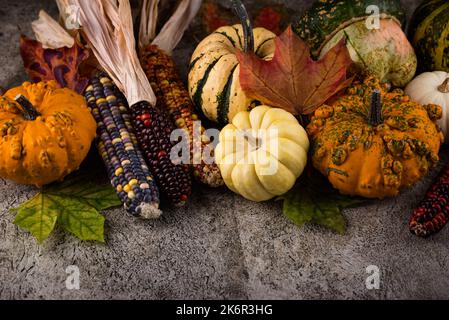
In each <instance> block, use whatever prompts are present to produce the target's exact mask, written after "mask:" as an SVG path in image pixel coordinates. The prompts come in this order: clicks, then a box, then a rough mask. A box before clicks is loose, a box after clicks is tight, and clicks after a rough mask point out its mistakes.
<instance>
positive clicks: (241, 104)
mask: <svg viewBox="0 0 449 320" xmlns="http://www.w3.org/2000/svg"><path fill="white" fill-rule="evenodd" d="M245 28H246V26H245ZM253 31H254V49H253V50H254V52H255V53H256V54H257V55H258V56H259V57H261V58H263V59H271V58H272V57H273V54H274V49H275V44H274V38H275V36H276V35H275V34H274V33H272V32H271V31H269V30H267V29H264V28H255V29H254V30H253ZM244 32H245V31H244V28H243V27H242V25H233V26H225V27H221V28H219V29H217V30H216V31H215V32H214V33H212V34H211V35H209V36H207V37H206V38H205V39H204V40H203V41H201V43H200V44H199V45H198V47H197V48H196V50H195V52H194V53H193V56H192V59H191V63H190V69H189V85H188V87H189V93H190V96H191V98H192V100H193V102H194V104H195V106H196V108H197V109H198V110H199V111H200V112H202V113H203V114H204V115H205V116H206V117H207V118H208V119H210V120H212V121H214V122H217V123H219V124H220V125H225V124H227V123H229V122H230V121H231V120H232V118H233V117H234V116H235V115H236V114H237V113H238V112H240V111H246V110H248V109H251V108H252V107H254V106H256V105H257V104H258V103H257V101H253V100H251V99H249V98H248V97H247V96H246V95H245V93H244V92H243V90H242V89H241V87H240V81H239V74H240V67H239V62H238V60H237V56H236V51H237V50H243V49H244V47H245V46H246V44H245V36H244Z"/></svg>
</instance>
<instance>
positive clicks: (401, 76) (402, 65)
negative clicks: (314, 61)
mask: <svg viewBox="0 0 449 320" xmlns="http://www.w3.org/2000/svg"><path fill="white" fill-rule="evenodd" d="M375 8H377V9H378V11H379V12H378V13H379V16H378V18H379V19H378V20H376V17H375V16H374V14H376V13H377V12H375V11H371V10H374V9H375ZM371 22H374V23H375V22H378V24H371ZM404 24H405V13H404V10H403V9H402V7H401V3H400V1H399V0H319V1H316V2H315V3H314V4H313V5H312V7H311V8H310V9H309V10H308V11H307V12H306V13H305V14H304V15H303V16H302V17H300V18H299V19H298V20H297V21H296V22H295V24H294V30H295V32H296V33H297V34H298V35H299V36H300V37H301V38H303V39H304V40H305V41H306V42H307V43H308V44H309V46H310V47H311V49H312V54H313V56H314V57H315V58H321V57H323V56H324V55H325V54H326V53H327V52H328V51H329V50H330V49H331V48H332V47H333V46H334V45H335V44H336V43H338V42H339V41H340V40H341V39H342V38H346V39H347V42H346V46H347V48H348V50H349V53H350V55H351V59H352V60H353V61H354V67H353V70H352V71H353V72H354V73H362V74H364V75H366V76H369V75H371V76H375V77H377V78H379V79H381V80H385V81H389V82H391V83H392V84H393V85H394V86H398V87H403V86H405V85H406V84H407V83H408V82H409V81H410V80H412V79H413V76H414V74H415V72H416V65H417V59H416V55H415V53H414V50H413V48H412V46H411V44H410V43H409V41H408V39H407V37H406V35H405V33H404V32H403V30H402V28H401V26H403V25H404Z"/></svg>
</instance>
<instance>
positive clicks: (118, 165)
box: [85, 74, 161, 219]
mask: <svg viewBox="0 0 449 320" xmlns="http://www.w3.org/2000/svg"><path fill="white" fill-rule="evenodd" d="M85 97H86V100H87V102H88V105H89V107H90V108H91V110H92V114H93V116H94V118H95V120H96V122H97V135H98V137H97V148H98V151H99V153H100V155H101V157H102V158H103V161H104V163H105V165H106V168H107V171H108V175H109V178H110V180H111V184H112V186H113V187H114V188H115V189H116V192H117V195H118V196H119V198H120V200H121V201H122V202H123V204H124V206H125V209H126V210H127V211H128V212H129V213H131V214H132V215H136V216H141V217H142V218H146V219H155V218H158V217H159V216H160V214H161V211H160V210H159V209H158V208H159V192H158V189H157V187H156V184H155V181H154V180H153V177H152V175H151V173H150V170H149V168H148V166H147V165H146V163H145V160H144V158H143V155H142V153H141V151H140V149H139V147H138V144H137V139H136V136H135V134H134V130H133V127H132V124H131V117H130V115H129V113H128V106H127V102H126V99H125V98H124V96H123V95H122V94H121V93H120V91H119V90H118V88H117V87H116V86H115V85H114V83H113V82H112V80H111V79H110V78H109V77H108V76H106V75H105V74H98V75H96V76H94V77H93V78H92V79H91V81H90V84H89V86H88V87H87V88H86V90H85Z"/></svg>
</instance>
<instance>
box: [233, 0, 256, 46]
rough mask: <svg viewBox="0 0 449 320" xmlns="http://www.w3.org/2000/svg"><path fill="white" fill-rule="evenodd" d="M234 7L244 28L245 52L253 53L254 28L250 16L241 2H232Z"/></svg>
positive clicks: (235, 0)
mask: <svg viewBox="0 0 449 320" xmlns="http://www.w3.org/2000/svg"><path fill="white" fill-rule="evenodd" d="M231 3H232V7H233V9H234V12H235V14H236V15H237V17H239V19H240V22H241V24H242V28H243V38H244V41H243V42H244V43H243V52H245V53H248V52H253V51H254V33H253V26H252V25H251V20H250V18H249V15H248V11H247V10H246V8H245V5H244V4H243V3H242V1H240V0H231Z"/></svg>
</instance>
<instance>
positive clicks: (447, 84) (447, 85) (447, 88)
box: [438, 78, 449, 93]
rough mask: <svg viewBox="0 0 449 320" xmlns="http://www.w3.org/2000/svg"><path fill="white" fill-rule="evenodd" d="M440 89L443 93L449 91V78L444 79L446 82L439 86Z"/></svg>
mask: <svg viewBox="0 0 449 320" xmlns="http://www.w3.org/2000/svg"><path fill="white" fill-rule="evenodd" d="M438 91H440V92H441V93H448V92H449V78H447V79H446V80H444V82H443V83H442V84H441V85H440V86H439V87H438Z"/></svg>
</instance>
